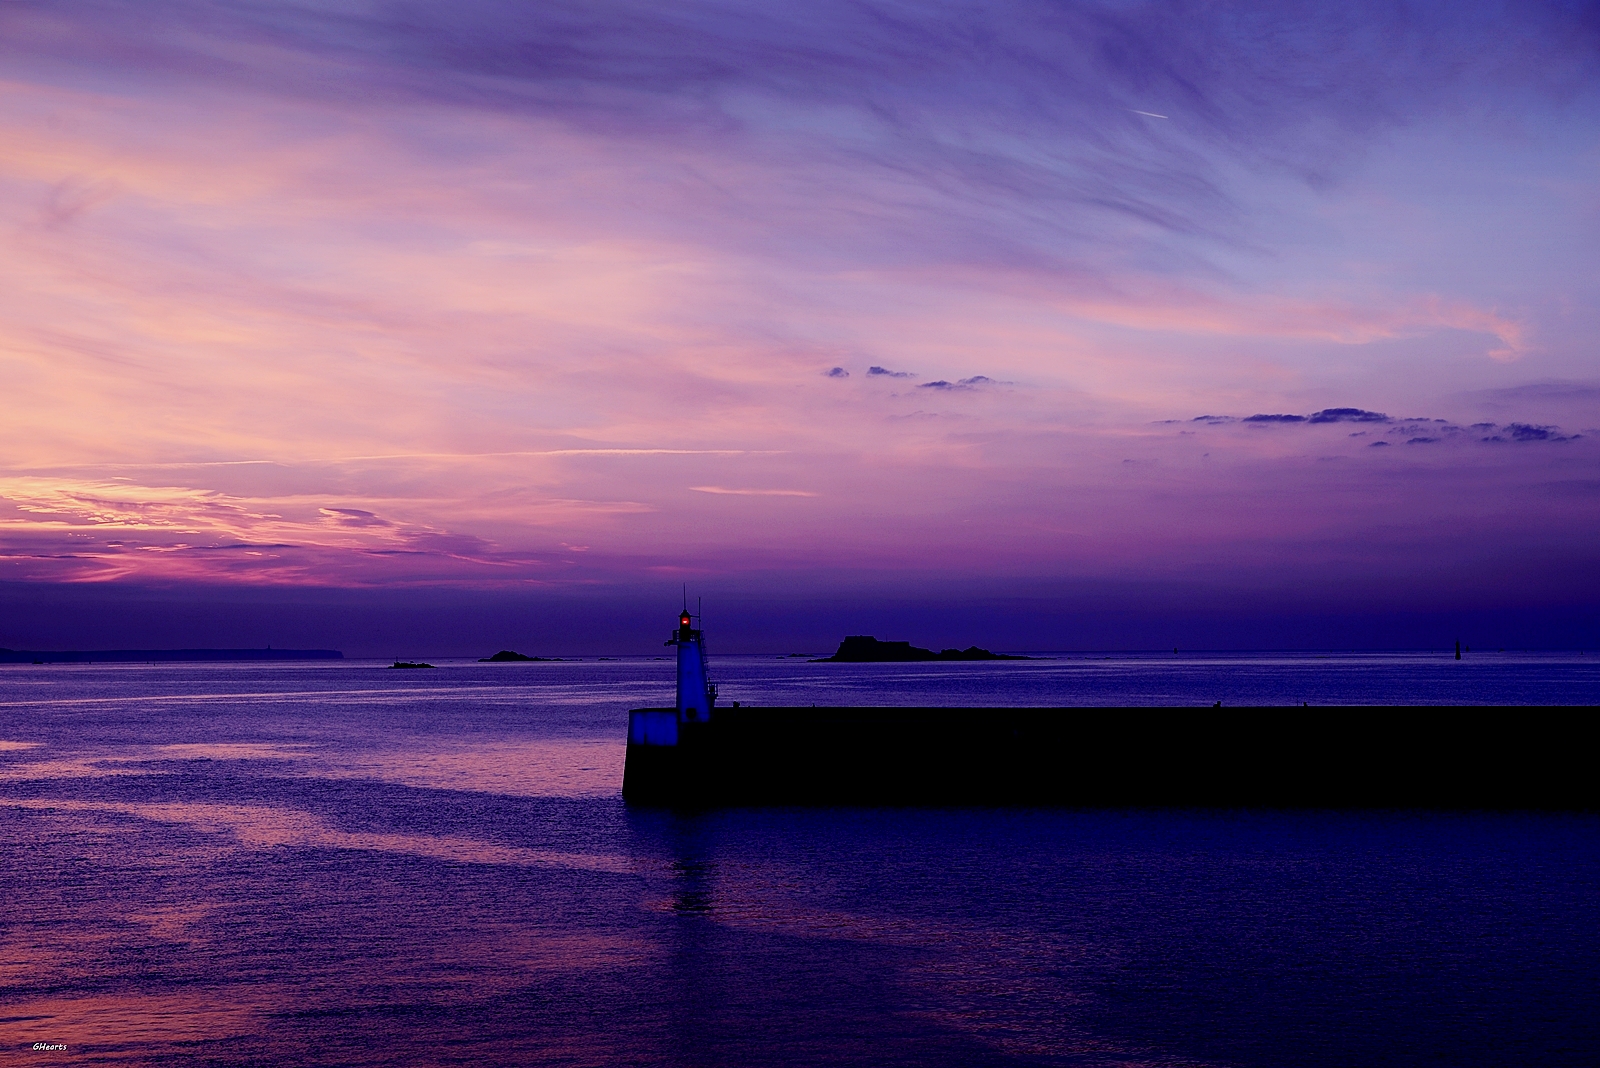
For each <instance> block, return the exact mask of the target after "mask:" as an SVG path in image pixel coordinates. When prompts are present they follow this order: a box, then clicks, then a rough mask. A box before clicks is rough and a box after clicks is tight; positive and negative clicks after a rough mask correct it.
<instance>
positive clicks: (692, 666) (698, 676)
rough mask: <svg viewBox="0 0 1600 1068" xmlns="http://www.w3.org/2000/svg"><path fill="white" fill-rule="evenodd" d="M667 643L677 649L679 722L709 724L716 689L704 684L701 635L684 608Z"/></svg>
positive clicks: (703, 655)
mask: <svg viewBox="0 0 1600 1068" xmlns="http://www.w3.org/2000/svg"><path fill="white" fill-rule="evenodd" d="M667 644H668V645H676V646H677V647H678V722H680V723H706V722H709V721H710V719H711V706H712V705H714V704H716V702H717V688H716V687H715V686H713V685H711V684H710V683H709V682H707V681H706V643H705V636H704V632H702V631H700V630H697V629H695V627H694V620H693V618H692V617H691V616H690V615H689V610H688V609H687V608H685V609H684V610H683V613H682V614H681V615H679V616H678V629H677V630H675V631H673V633H672V637H671V638H668V639H667Z"/></svg>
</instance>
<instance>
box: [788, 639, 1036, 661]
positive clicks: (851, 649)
mask: <svg viewBox="0 0 1600 1068" xmlns="http://www.w3.org/2000/svg"><path fill="white" fill-rule="evenodd" d="M1037 659H1039V658H1038V657H1035V656H1014V655H1010V654H1007V653H991V652H990V651H989V650H987V649H980V648H978V647H977V646H976V645H969V646H968V647H967V648H965V649H941V650H940V651H939V652H937V653H936V652H934V651H933V650H932V649H922V648H919V647H918V646H915V645H912V644H911V643H910V642H881V641H879V640H878V639H877V638H874V637H872V636H871V635H870V634H852V635H850V636H849V637H847V638H846V639H845V640H844V641H842V642H840V643H839V648H838V650H837V651H836V652H835V653H834V654H833V655H832V656H823V657H818V658H817V659H815V660H811V661H809V663H812V664H830V663H834V664H910V663H921V662H925V661H929V660H1037Z"/></svg>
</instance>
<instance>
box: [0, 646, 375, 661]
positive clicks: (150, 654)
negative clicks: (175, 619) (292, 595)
mask: <svg viewBox="0 0 1600 1068" xmlns="http://www.w3.org/2000/svg"><path fill="white" fill-rule="evenodd" d="M343 659H344V654H343V653H341V652H340V651H339V650H337V649H272V648H267V649H69V650H65V651H59V650H58V651H56V652H43V651H40V650H36V649H0V664H114V663H124V664H126V663H140V662H143V663H146V664H148V663H152V662H155V663H161V662H172V661H205V660H343Z"/></svg>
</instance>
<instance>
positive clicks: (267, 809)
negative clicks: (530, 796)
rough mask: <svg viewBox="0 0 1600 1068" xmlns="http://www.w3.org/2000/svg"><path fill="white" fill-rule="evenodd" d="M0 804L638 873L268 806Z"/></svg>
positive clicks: (286, 840) (261, 837)
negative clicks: (354, 825) (359, 827)
mask: <svg viewBox="0 0 1600 1068" xmlns="http://www.w3.org/2000/svg"><path fill="white" fill-rule="evenodd" d="M0 804H3V805H6V806H9V807H13V808H24V809H38V810H43V811H46V812H87V813H97V812H104V813H115V814H121V815H126V816H134V817H137V818H139V819H143V820H151V821H154V822H157V823H176V824H184V825H186V826H190V827H194V828H197V829H199V830H202V831H207V832H210V833H214V834H226V835H230V836H231V837H232V838H233V839H234V840H235V841H236V842H237V843H238V845H239V846H240V847H242V848H245V849H273V848H277V847H280V846H291V847H297V848H302V849H362V850H373V851H378V852H386V853H408V854H411V855H413V856H419V857H429V858H431V859H434V860H449V861H456V862H458V863H463V864H511V865H520V866H523V867H553V868H571V869H578V870H582V871H604V872H613V873H621V874H626V873H629V872H632V871H634V870H635V869H636V864H635V862H634V861H632V860H630V859H629V858H627V857H621V856H606V855H599V854H585V853H566V852H559V851H554V850H545V849H526V848H523V847H520V846H510V845H501V844H499V843H496V842H488V841H483V840H480V839H475V838H467V837H464V836H461V835H428V834H372V833H361V832H351V831H341V830H339V829H337V828H335V827H333V826H332V825H331V824H329V823H328V822H327V821H326V820H324V819H322V817H320V816H317V815H314V814H312V813H310V812H303V811H300V810H297V809H290V808H279V807H276V806H272V805H217V804H207V803H199V802H188V801H167V802H154V803H146V802H122V801H55V800H44V799H37V798H12V799H6V800H3V801H0ZM101 829H103V828H101Z"/></svg>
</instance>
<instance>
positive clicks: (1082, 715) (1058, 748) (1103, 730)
mask: <svg viewBox="0 0 1600 1068" xmlns="http://www.w3.org/2000/svg"><path fill="white" fill-rule="evenodd" d="M694 622H695V620H694V618H693V617H692V616H691V615H690V614H689V612H688V611H687V610H685V611H684V612H683V613H682V614H681V615H680V616H679V617H678V627H677V629H676V630H675V631H674V632H673V634H672V637H671V638H670V639H669V640H668V642H667V644H668V645H672V646H676V648H677V653H678V658H677V659H678V684H677V704H676V706H675V707H673V708H636V709H633V710H631V711H630V712H629V713H628V748H627V761H626V765H625V769H624V772H623V783H622V795H623V797H624V798H625V799H626V800H627V802H628V803H629V804H635V805H656V806H669V807H680V808H705V807H718V806H739V805H1051V806H1069V807H1084V808H1089V807H1119V808H1121V807H1223V808H1246V807H1251V808H1255V807H1259V808H1389V809H1400V808H1427V809H1548V810H1580V811H1595V810H1597V809H1600V777H1597V776H1595V774H1594V772H1593V764H1594V757H1595V749H1594V745H1593V742H1592V741H1590V740H1589V738H1590V733H1591V730H1592V725H1593V722H1594V720H1595V718H1596V716H1595V712H1594V710H1593V709H1590V708H1573V707H1548V706H1537V707H1489V706H1462V707H1445V706H1335V707H1325V708H1306V707H1303V706H1302V707H1288V708H1221V707H1216V706H1210V707H1193V708H1178V707H1162V708H1099V707H1078V708H943V707H923V708H901V707H856V708H842V707H828V708H817V707H810V708H795V707H750V706H741V704H740V703H739V702H734V704H733V705H732V707H722V706H718V705H717V691H716V687H715V686H713V685H712V684H711V683H710V681H709V679H708V675H707V664H706V652H705V641H704V634H703V633H702V631H701V630H700V629H699V628H697V627H695V626H694ZM824 670H826V669H824Z"/></svg>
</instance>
